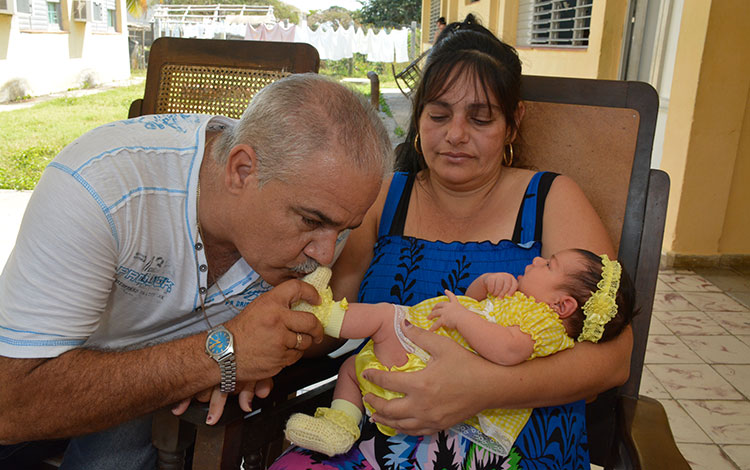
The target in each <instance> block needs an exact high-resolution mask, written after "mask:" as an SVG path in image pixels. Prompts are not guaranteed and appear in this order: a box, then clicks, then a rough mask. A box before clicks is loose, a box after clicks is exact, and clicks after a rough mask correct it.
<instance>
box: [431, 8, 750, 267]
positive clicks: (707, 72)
mask: <svg viewBox="0 0 750 470" xmlns="http://www.w3.org/2000/svg"><path fill="white" fill-rule="evenodd" d="M430 1H437V0H424V3H425V4H429V2H430ZM670 5H671V7H670V8H671V9H672V11H671V13H670V14H669V15H667V16H664V17H663V20H664V22H665V23H669V22H670V21H671V19H673V20H674V22H675V23H677V24H678V26H679V33H678V34H671V33H670V35H669V37H667V36H665V38H666V39H665V38H662V40H661V41H654V43H655V44H654V47H660V48H662V50H661V51H660V52H659V51H654V53H656V52H659V53H660V54H662V55H663V56H664V57H663V58H662V59H661V63H662V66H661V67H660V68H659V69H658V70H657V72H658V73H654V71H652V72H651V79H652V80H649V81H653V82H654V83H653V85H654V86H656V87H657V89H659V90H661V91H664V92H665V95H664V96H665V97H666V98H667V102H668V104H669V108H668V112H667V113H666V119H664V116H661V117H660V121H659V122H660V125H659V135H658V138H657V141H656V146H657V152H656V155H657V157H659V154H661V162H660V163H659V160H658V158H657V160H656V165H660V167H661V168H662V169H664V170H666V171H667V172H668V173H669V175H670V178H671V181H672V189H671V193H670V201H669V212H668V215H667V226H666V232H665V238H664V247H663V250H664V251H665V253H666V254H667V262H668V263H671V262H674V264H675V265H687V266H690V265H696V264H708V265H712V264H717V263H719V264H720V263H725V262H726V263H728V264H744V265H747V264H750V210H749V209H748V206H750V184H748V181H750V47H748V45H750V28H748V25H750V6H749V4H748V1H747V0H685V1H684V2H683V1H682V0H679V1H678V0H675V1H673V2H671V4H670ZM442 12H443V14H444V15H446V17H447V19H448V21H449V22H450V21H457V20H461V19H463V17H465V16H466V14H467V13H469V12H473V13H475V14H477V16H479V17H480V18H481V19H482V21H483V23H484V25H485V26H487V27H488V28H489V29H490V30H492V31H493V32H494V33H495V34H497V35H498V36H499V37H501V38H502V39H503V40H504V41H506V42H508V43H510V44H514V45H515V42H516V41H515V38H516V31H517V23H518V0H480V1H478V2H473V3H470V4H467V1H466V0H442ZM626 16H627V1H626V0H595V1H594V3H593V11H592V20H591V32H590V36H589V46H588V48H587V49H586V50H560V49H555V50H552V49H533V48H520V49H519V55H520V56H521V60H522V61H523V65H524V73H527V74H536V75H555V76H567V77H583V78H599V79H616V78H617V77H618V68H619V63H620V54H621V49H622V41H623V39H622V35H623V31H624V25H625V19H626ZM675 29H676V28H670V31H673V30H675ZM675 38H676V39H675ZM665 64H666V65H665ZM672 64H674V65H672ZM639 78H640V77H639ZM663 104H664V106H662V107H661V112H664V111H667V108H666V103H663ZM661 129H663V140H662V138H661V136H662V132H661ZM662 141H663V147H662ZM662 148H663V151H662Z"/></svg>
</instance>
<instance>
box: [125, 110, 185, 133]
mask: <svg viewBox="0 0 750 470" xmlns="http://www.w3.org/2000/svg"><path fill="white" fill-rule="evenodd" d="M199 122H200V118H199V117H198V116H195V115H191V114H150V115H148V116H141V117H138V118H133V119H128V120H126V121H122V123H123V124H125V125H133V124H140V125H142V126H143V127H144V128H145V129H148V130H152V131H159V130H164V129H166V128H168V127H169V128H172V129H174V130H176V131H178V132H180V133H182V134H186V133H187V132H188V131H189V130H190V129H188V128H186V127H184V126H183V124H185V123H187V124H197V123H199Z"/></svg>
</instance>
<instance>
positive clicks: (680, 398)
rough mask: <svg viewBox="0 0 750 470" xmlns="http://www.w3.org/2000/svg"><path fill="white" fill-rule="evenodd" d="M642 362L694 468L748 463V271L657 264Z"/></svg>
mask: <svg viewBox="0 0 750 470" xmlns="http://www.w3.org/2000/svg"><path fill="white" fill-rule="evenodd" d="M645 362H646V367H645V370H644V375H643V382H642V384H641V394H642V395H647V396H650V397H652V398H656V399H658V400H659V401H661V403H662V404H663V405H664V408H665V409H666V411H667V415H668V416H669V422H670V426H671V427H672V432H673V433H674V436H675V440H676V441H677V445H678V447H679V448H680V451H681V452H682V454H683V455H684V456H685V458H687V459H688V461H689V462H690V464H691V466H692V468H693V469H712V470H723V469H731V470H736V469H747V470H750V270H744V271H743V270H734V269H713V268H712V269H708V268H706V269H695V270H694V271H688V270H663V271H661V272H660V274H659V283H658V285H657V293H656V302H655V304H654V315H653V318H652V321H651V330H650V333H649V342H648V348H647V350H646V361H645Z"/></svg>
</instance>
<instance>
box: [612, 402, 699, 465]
mask: <svg viewBox="0 0 750 470" xmlns="http://www.w3.org/2000/svg"><path fill="white" fill-rule="evenodd" d="M618 413H619V414H620V420H619V421H620V429H619V430H618V432H619V434H620V437H621V438H622V440H623V441H624V444H625V446H626V448H627V450H628V452H629V454H630V455H629V457H630V460H631V462H632V465H633V468H637V469H642V470H650V469H659V470H661V469H665V468H668V469H670V470H681V469H685V470H690V465H689V464H688V462H687V460H685V457H683V456H682V454H681V453H680V451H679V449H678V448H677V444H675V441H674V436H673V435H672V430H671V429H670V427H669V421H668V420H667V413H666V412H665V411H664V407H662V405H661V403H659V402H658V401H657V400H654V399H653V398H649V397H645V396H640V397H639V398H638V399H634V398H630V397H625V396H623V397H620V399H619V401H618Z"/></svg>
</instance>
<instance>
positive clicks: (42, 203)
mask: <svg viewBox="0 0 750 470" xmlns="http://www.w3.org/2000/svg"><path fill="white" fill-rule="evenodd" d="M234 124H235V121H233V120H231V119H228V118H223V117H212V116H202V115H156V116H144V117H140V118H136V119H130V120H126V121H119V122H115V123H112V124H108V125H105V126H102V127H99V128H97V129H94V130H92V131H91V132H89V133H87V134H85V135H84V136H82V137H81V138H79V139H78V140H76V141H75V142H73V143H72V144H70V145H69V146H67V147H66V148H65V149H64V150H63V151H62V152H61V153H60V155H58V156H57V158H55V159H54V160H53V161H52V163H51V164H50V165H49V167H48V168H47V169H46V170H45V172H44V175H43V176H42V178H41V181H40V182H39V184H38V186H37V187H36V189H35V191H34V193H33V195H32V197H31V200H30V201H29V205H28V207H27V210H26V214H25V215H24V219H23V223H22V225H21V229H20V232H19V235H18V240H17V242H16V246H15V248H14V250H13V252H12V253H11V255H10V257H9V259H8V262H7V264H6V267H5V270H4V271H3V273H2V275H0V355H3V356H8V357H19V358H35V357H54V356H57V355H59V354H62V353H63V352H65V351H68V350H70V349H73V348H77V347H81V346H85V347H96V348H129V347H140V346H144V345H147V344H152V343H157V342H162V341H166V340H169V339H174V338H177V337H181V336H186V335H189V334H193V333H196V332H199V331H204V330H206V329H208V325H207V323H206V321H205V320H204V318H203V314H202V312H201V311H200V297H199V286H200V285H201V284H202V285H206V276H207V272H206V271H202V270H201V269H199V267H200V266H201V265H205V264H206V257H205V250H203V249H202V245H201V244H200V241H199V239H198V238H199V237H198V236H197V234H196V208H195V204H196V200H195V199H196V189H197V179H198V171H199V169H200V163H201V160H202V158H203V150H204V144H205V134H206V129H207V128H209V127H211V126H232V125H234ZM218 284H219V285H220V286H221V287H222V288H223V290H224V292H225V294H226V295H227V297H228V299H229V302H231V303H233V304H234V305H235V307H237V308H238V309H242V308H243V307H244V306H245V305H247V304H248V303H249V302H250V301H252V300H253V299H255V298H256V297H257V296H258V295H260V294H261V293H263V292H265V291H267V290H268V289H270V286H269V285H268V284H267V283H265V282H264V281H263V280H262V279H260V278H259V276H258V274H257V273H255V272H254V271H253V270H252V269H251V268H250V266H248V265H247V263H245V262H244V260H242V259H241V260H240V261H238V262H237V263H236V264H235V265H234V266H232V267H231V268H230V270H229V271H228V272H227V273H226V274H224V276H222V277H221V278H220V279H219V281H218ZM206 307H207V312H208V315H209V318H210V320H211V324H212V325H217V324H220V323H223V322H225V321H227V320H228V319H230V318H231V317H233V316H234V315H235V314H236V311H235V310H234V309H233V308H230V307H229V306H228V305H227V302H225V299H224V298H223V296H222V294H221V293H220V292H219V290H218V289H217V288H216V285H214V286H212V287H211V288H210V289H209V290H208V292H207V293H206Z"/></svg>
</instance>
